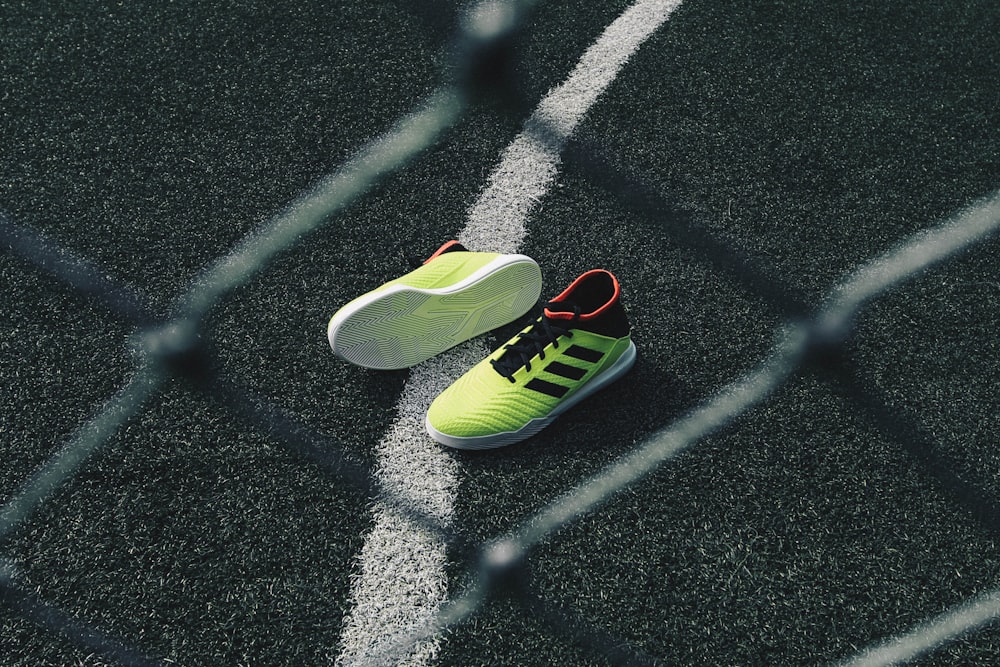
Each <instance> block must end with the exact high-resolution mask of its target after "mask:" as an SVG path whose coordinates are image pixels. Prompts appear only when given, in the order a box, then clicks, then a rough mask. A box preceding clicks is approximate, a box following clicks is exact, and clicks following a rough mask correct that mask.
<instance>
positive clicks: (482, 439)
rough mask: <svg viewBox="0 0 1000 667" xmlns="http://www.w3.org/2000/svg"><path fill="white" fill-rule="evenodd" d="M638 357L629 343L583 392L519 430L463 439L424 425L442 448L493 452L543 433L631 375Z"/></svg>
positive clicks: (425, 419)
mask: <svg viewBox="0 0 1000 667" xmlns="http://www.w3.org/2000/svg"><path fill="white" fill-rule="evenodd" d="M635 356H636V351H635V343H633V342H631V341H629V345H628V348H626V350H625V351H624V352H622V355H621V356H620V357H618V359H617V360H616V361H615V363H613V364H612V365H611V366H609V367H608V368H605V369H604V370H603V371H601V372H600V373H598V374H597V375H595V376H594V377H593V378H592V379H591V380H590V382H588V383H587V384H586V385H584V387H583V388H582V389H580V391H578V392H577V393H575V394H573V395H572V396H571V397H569V398H568V399H566V401H565V402H563V403H560V404H559V405H558V406H556V407H555V408H554V409H553V410H552V412H550V413H549V414H547V415H545V416H544V417H536V418H534V419H532V420H531V421H529V422H528V423H527V424H525V425H524V426H522V427H521V428H519V429H517V430H515V431H505V432H504V433H494V434H492V435H479V436H467V437H462V436H455V435H448V434H447V433H442V432H441V431H439V430H437V429H436V428H434V427H433V426H431V423H430V420H429V419H428V418H426V417H425V418H424V424H425V426H426V427H427V432H428V433H429V434H430V436H431V437H432V438H434V439H435V440H437V441H438V442H440V443H441V444H442V445H447V446H449V447H454V448H455V449H492V448H494V447H502V446H504V445H511V444H514V443H515V442H520V441H521V440H524V439H526V438H529V437H531V436H532V435H534V434H535V433H537V432H539V431H541V430H542V429H543V428H545V427H546V426H548V425H549V424H551V423H552V422H553V421H555V419H556V417H558V416H559V415H561V414H562V413H563V412H566V411H567V410H569V409H570V408H571V407H573V406H574V405H576V404H577V403H579V402H580V401H582V400H583V399H585V398H587V397H588V396H590V395H591V394H593V393H594V392H596V391H599V390H600V389H602V388H604V387H606V386H607V385H609V384H611V383H612V382H614V381H615V380H617V379H618V378H620V377H621V376H622V375H624V374H625V373H626V372H628V370H629V369H630V368H632V365H633V364H634V363H635Z"/></svg>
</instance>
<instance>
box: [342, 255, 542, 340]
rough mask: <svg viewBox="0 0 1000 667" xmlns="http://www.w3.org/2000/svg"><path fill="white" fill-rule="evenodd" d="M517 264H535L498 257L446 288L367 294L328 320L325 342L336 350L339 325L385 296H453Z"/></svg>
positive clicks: (518, 258) (407, 288)
mask: <svg viewBox="0 0 1000 667" xmlns="http://www.w3.org/2000/svg"><path fill="white" fill-rule="evenodd" d="M519 263H528V264H535V263H536V262H535V260H533V259H531V258H530V257H528V256H526V255H500V256H499V257H497V258H496V259H494V260H493V261H491V262H490V263H489V264H487V265H485V266H483V267H481V268H479V269H477V270H476V271H475V272H473V273H472V274H470V275H469V276H467V277H465V278H463V279H462V280H460V281H458V282H457V283H454V284H453V285H448V286H447V287H434V288H422V287H410V286H409V285H393V286H392V287H387V288H386V289H384V290H378V291H377V292H369V293H368V294H365V295H364V296H362V297H360V298H358V299H356V300H354V301H353V302H351V303H350V304H348V305H347V306H344V307H343V308H341V309H340V310H338V311H337V312H336V314H334V316H333V317H331V318H330V322H329V324H327V326H326V337H327V340H329V341H330V347H331V348H333V349H334V350H336V349H337V347H336V345H335V344H334V341H335V339H336V336H337V332H338V331H339V329H340V327H341V325H343V323H344V322H345V321H346V320H347V319H348V318H349V317H351V316H352V315H354V314H355V313H357V312H358V311H359V310H361V309H362V308H365V307H366V306H369V305H371V304H373V303H375V302H376V301H379V300H380V299H384V298H385V297H386V296H389V295H392V294H397V293H399V292H417V293H419V294H426V295H428V296H444V295H447V294H455V293H456V292H461V291H462V290H465V289H468V288H469V287H472V286H473V285H475V284H476V283H478V282H479V281H481V280H483V279H485V278H488V277H489V276H491V275H493V274H494V273H496V272H497V271H499V270H501V269H505V268H507V267H508V266H513V265H515V264H519Z"/></svg>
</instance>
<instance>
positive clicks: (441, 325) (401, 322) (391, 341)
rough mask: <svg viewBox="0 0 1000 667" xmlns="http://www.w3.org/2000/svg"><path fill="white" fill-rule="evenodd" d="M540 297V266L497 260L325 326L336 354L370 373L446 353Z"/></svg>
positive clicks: (354, 307)
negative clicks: (446, 282)
mask: <svg viewBox="0 0 1000 667" xmlns="http://www.w3.org/2000/svg"><path fill="white" fill-rule="evenodd" d="M540 293H541V271H540V270H539V268H538V264H536V263H535V261H534V260H533V259H531V258H530V257H526V256H524V255H499V256H498V257H496V258H495V259H494V260H492V261H491V262H490V263H489V264H486V265H485V266H483V267H481V268H480V269H478V270H477V271H475V272H474V273H472V274H470V275H469V276H467V277H465V278H464V279H462V280H460V281H458V282H456V283H454V284H452V285H447V286H444V287H438V288H418V287H411V286H409V285H401V284H395V285H390V286H389V287H386V288H384V289H380V290H376V291H374V292H369V293H368V294H366V295H364V296H362V297H360V298H358V299H356V300H354V301H352V302H351V303H349V304H347V305H346V306H344V307H343V308H342V309H341V310H339V311H338V312H337V313H336V314H335V315H334V316H333V317H332V318H331V319H330V323H329V325H328V326H327V337H328V338H329V341H330V347H331V348H333V352H334V354H336V355H337V356H338V357H340V358H342V359H345V360H347V361H349V362H351V363H354V364H357V365H359V366H365V367H367V368H375V369H385V370H388V369H398V368H409V367H410V366H415V365H416V364H419V363H421V362H423V361H426V360H427V359H430V358H431V357H433V356H435V355H437V354H440V353H441V352H443V351H444V350H447V349H448V348H450V347H453V346H455V345H457V344H459V343H461V342H463V341H466V340H469V339H470V338H473V337H475V336H478V335H480V334H482V333H485V332H487V331H490V330H492V329H496V328H497V327H500V326H503V325H504V324H507V323H509V322H512V321H513V320H515V319H517V318H518V317H520V316H521V315H523V314H524V313H526V312H528V310H529V309H530V308H531V307H532V306H533V305H535V303H536V302H537V301H538V297H539V294H540Z"/></svg>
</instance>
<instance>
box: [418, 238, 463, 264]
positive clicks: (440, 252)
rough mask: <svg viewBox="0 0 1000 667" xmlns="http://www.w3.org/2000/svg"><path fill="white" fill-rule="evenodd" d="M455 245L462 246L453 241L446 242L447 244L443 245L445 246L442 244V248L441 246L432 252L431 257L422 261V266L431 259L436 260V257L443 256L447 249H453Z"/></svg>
mask: <svg viewBox="0 0 1000 667" xmlns="http://www.w3.org/2000/svg"><path fill="white" fill-rule="evenodd" d="M457 245H462V244H461V243H459V242H458V241H455V240H454V239H452V240H451V241H448V242H447V243H445V244H444V245H443V246H441V247H440V248H438V249H437V250H435V251H434V254H433V255H431V256H430V257H428V258H427V259H425V260H424V264H427V263H428V262H430V261H431V260H432V259H437V258H438V257H440V256H441V255H443V254H445V253H446V252H448V249H449V248H453V247H455V246H457Z"/></svg>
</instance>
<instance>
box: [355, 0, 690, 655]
mask: <svg viewBox="0 0 1000 667" xmlns="http://www.w3.org/2000/svg"><path fill="white" fill-rule="evenodd" d="M680 4H681V0H639V1H638V2H636V3H635V4H633V5H632V6H631V7H629V8H628V9H627V10H626V11H625V12H624V13H623V14H622V15H621V16H619V17H618V18H617V19H615V21H614V22H612V23H611V25H610V26H608V28H607V29H606V30H605V31H604V33H603V34H602V35H601V36H600V37H599V38H598V40H597V41H596V42H595V43H594V44H593V45H591V47H590V48H589V49H587V51H586V53H584V54H583V57H582V58H581V59H580V61H579V63H577V65H576V67H575V68H574V69H573V71H572V72H571V73H570V76H569V78H568V79H567V80H566V81H565V82H564V83H562V84H561V85H560V86H558V87H556V88H554V89H552V90H551V91H549V93H548V94H547V95H546V96H545V98H544V99H543V100H542V101H541V103H539V105H538V108H537V109H535V111H534V113H533V114H532V115H531V117H530V118H529V119H528V120H527V121H526V122H525V126H524V130H523V131H522V132H521V133H520V134H519V135H518V136H517V138H515V139H514V141H513V142H512V143H511V145H510V146H509V147H508V148H507V149H506V150H505V151H504V153H503V156H502V158H501V161H500V164H499V165H498V166H497V168H496V170H495V171H494V172H493V174H492V175H491V176H490V179H489V182H488V184H487V186H486V188H485V189H484V191H483V193H482V194H481V195H480V197H479V199H478V201H477V202H476V203H475V204H474V205H473V207H472V208H471V210H470V211H469V216H468V220H467V222H466V226H465V228H464V229H463V230H462V232H461V233H460V234H459V240H460V241H461V242H462V243H463V244H465V245H466V246H467V247H468V248H469V249H470V250H480V251H490V252H502V253H516V252H518V251H519V249H520V247H521V245H522V243H523V242H524V237H525V235H526V229H525V222H526V220H527V219H528V216H529V215H530V213H531V211H532V209H533V208H534V206H535V205H536V204H537V202H538V201H539V200H540V199H541V197H542V196H543V195H544V194H545V192H546V191H547V190H548V188H549V187H550V186H551V184H552V182H553V181H554V179H555V177H556V173H557V171H558V166H559V154H560V152H561V150H562V147H563V145H564V144H565V142H566V140H567V139H568V138H569V137H570V135H571V134H572V133H573V131H574V130H575V129H576V127H577V125H579V123H580V121H581V120H582V119H583V116H584V114H586V112H587V110H588V109H590V107H591V106H592V105H593V104H594V102H595V101H596V100H597V98H598V97H599V96H600V94H601V93H602V92H603V91H604V90H605V89H606V88H607V86H608V84H610V83H611V81H613V80H614V78H615V76H617V74H618V72H619V71H620V69H621V67H622V65H624V64H625V62H626V61H628V59H629V57H631V55H632V54H633V53H634V52H635V50H636V49H638V48H639V45H640V44H642V42H643V41H645V40H646V38H648V37H649V36H650V35H651V34H652V33H653V32H655V31H656V29H657V28H659V26H660V25H661V24H662V23H663V22H664V21H666V19H667V17H668V16H669V15H670V13H671V12H672V11H673V10H674V9H676V8H677V7H678V6H679V5H680ZM586 268H590V267H581V271H582V270H584V269H586ZM489 352H490V350H489V349H488V348H487V347H486V344H485V342H484V341H483V340H482V339H477V340H472V341H468V342H467V343H464V344H462V345H459V346H458V347H455V348H452V349H451V350H449V351H448V352H446V353H444V354H442V355H439V356H438V357H437V358H435V359H431V360H430V361H427V362H425V363H423V364H421V365H420V366H417V367H416V368H414V369H413V370H412V371H411V373H410V377H409V379H408V380H407V382H406V386H405V387H404V389H403V392H402V394H401V396H400V398H399V402H398V404H397V407H396V409H397V418H396V420H395V421H394V422H393V424H392V426H391V427H390V428H389V430H388V432H387V433H386V434H385V437H384V438H383V439H382V441H381V442H380V443H379V445H378V447H377V449H376V456H377V461H378V463H377V466H376V470H375V475H376V477H377V478H378V479H379V480H380V481H381V483H382V484H384V485H385V486H386V488H387V489H391V490H394V491H396V492H397V493H399V494H400V495H401V496H402V497H403V498H405V499H406V500H407V501H409V502H410V503H412V505H413V507H414V508H416V509H418V510H421V511H424V512H426V513H428V514H430V515H432V516H434V517H436V518H437V519H439V520H440V521H441V522H442V524H443V525H445V526H450V525H451V522H452V520H453V516H454V502H455V495H456V491H457V489H458V464H457V462H456V458H454V457H455V454H454V453H453V452H449V451H447V450H445V448H443V447H440V446H439V445H437V444H436V443H434V442H433V441H432V440H431V439H430V437H429V436H428V435H427V434H426V433H425V431H424V414H425V413H426V412H427V408H428V407H430V404H431V401H433V400H434V398H435V397H436V396H437V395H438V394H439V393H441V392H442V391H444V390H445V389H446V388H447V387H448V385H450V384H451V383H452V382H453V381H454V380H455V379H456V378H457V377H458V376H459V375H461V374H462V373H464V372H465V371H466V370H468V369H469V368H470V367H472V366H473V365H474V364H476V363H477V362H478V361H479V360H480V359H482V358H483V357H485V356H486V355H487V354H489ZM374 511H375V527H374V528H373V530H372V532H371V533H369V535H368V536H367V537H366V540H365V544H364V547H363V548H362V550H361V554H360V557H359V563H360V566H359V573H358V575H357V576H355V577H354V579H353V581H352V589H351V601H352V605H353V607H352V610H351V613H350V615H349V616H348V618H347V619H346V621H345V624H344V629H343V631H342V633H341V652H340V655H339V656H338V658H337V662H336V664H338V665H343V666H344V667H347V666H348V665H352V666H353V665H382V664H401V665H414V666H416V665H426V664H428V663H429V662H430V661H431V660H433V659H434V657H435V655H436V653H437V651H438V640H437V639H436V638H435V639H431V640H428V641H424V642H421V643H419V644H418V645H417V646H415V647H413V648H412V650H411V651H410V652H409V654H408V655H407V656H406V657H405V658H403V659H402V660H394V659H391V658H390V657H388V656H387V657H385V658H384V659H381V660H380V659H379V658H380V656H376V655H373V654H372V653H373V651H374V650H375V647H376V646H385V645H386V644H392V642H393V638H394V637H405V636H407V635H409V634H411V633H413V632H414V631H417V630H419V628H421V627H423V626H426V625H427V624H428V623H429V622H430V621H431V619H433V618H434V616H435V615H436V614H437V611H438V609H439V607H440V606H441V604H442V603H443V602H444V601H445V599H446V596H447V582H446V580H445V575H444V566H445V557H446V550H447V544H445V543H444V542H442V541H441V540H440V539H439V538H438V537H436V536H434V535H431V534H429V533H427V531H425V530H423V529H421V528H420V527H419V526H416V525H415V524H414V523H413V522H412V521H409V520H408V519H405V518H402V517H400V516H398V515H397V514H395V513H393V512H392V511H391V510H390V509H389V508H388V507H387V506H386V505H385V504H384V503H378V504H376V506H375V508H374Z"/></svg>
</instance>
